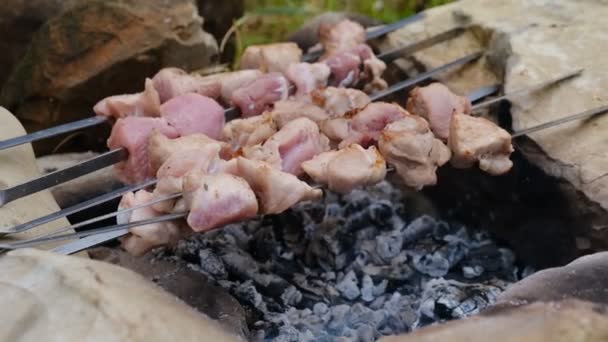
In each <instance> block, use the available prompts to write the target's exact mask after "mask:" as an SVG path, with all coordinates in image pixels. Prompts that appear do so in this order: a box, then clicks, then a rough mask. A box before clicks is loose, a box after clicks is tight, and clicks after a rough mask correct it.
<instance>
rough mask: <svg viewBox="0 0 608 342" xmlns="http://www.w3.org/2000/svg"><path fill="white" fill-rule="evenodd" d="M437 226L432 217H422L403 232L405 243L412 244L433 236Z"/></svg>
mask: <svg viewBox="0 0 608 342" xmlns="http://www.w3.org/2000/svg"><path fill="white" fill-rule="evenodd" d="M436 226H437V222H436V221H435V219H433V218H432V217H430V216H426V215H424V216H420V217H419V218H417V219H415V220H414V221H412V222H411V223H410V224H409V225H407V227H405V229H404V230H403V233H402V234H403V235H402V236H403V243H404V244H410V243H412V242H415V241H418V240H420V239H422V238H423V237H425V236H427V235H429V234H431V233H432V232H433V229H434V228H435V227H436Z"/></svg>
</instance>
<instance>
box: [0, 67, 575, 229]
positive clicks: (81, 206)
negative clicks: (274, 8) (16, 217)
mask: <svg viewBox="0 0 608 342" xmlns="http://www.w3.org/2000/svg"><path fill="white" fill-rule="evenodd" d="M579 73H580V70H577V71H575V72H572V73H568V74H565V75H562V76H559V77H556V78H553V79H550V80H548V81H545V82H542V83H539V84H537V85H534V86H532V87H528V88H525V89H520V90H518V91H515V92H512V93H508V94H505V95H503V96H500V97H498V98H496V99H493V100H489V101H485V102H483V103H479V104H475V105H474V106H473V109H478V108H481V107H483V106H486V105H489V104H491V103H495V102H496V101H497V100H502V99H506V98H511V97H513V96H514V95H517V94H519V93H522V92H532V91H534V90H538V89H542V88H543V87H546V86H548V85H551V84H556V83H558V82H561V81H563V80H566V79H569V78H571V77H574V76H576V75H578V74H579ZM427 88H430V87H427ZM494 90H495V87H494V86H491V87H485V88H481V89H479V90H477V91H474V92H472V93H471V94H469V100H470V102H475V101H476V100H478V99H481V98H483V97H485V96H487V95H490V94H491V93H493V92H494ZM431 122H433V120H431ZM155 183H156V180H155V179H153V180H148V181H145V182H143V183H141V184H138V185H127V186H125V187H123V188H120V189H117V190H114V191H112V192H110V193H108V194H104V195H102V196H99V197H98V198H94V199H91V200H88V201H85V202H83V203H79V204H76V205H74V206H72V207H69V208H65V209H63V210H60V211H58V212H55V213H52V214H49V215H46V216H43V217H40V218H38V219H35V220H32V221H30V222H26V223H23V224H20V225H17V226H15V227H12V228H10V229H9V230H6V231H4V233H5V234H13V233H20V232H23V231H27V230H29V229H32V228H35V227H37V226H39V225H42V224H45V223H47V222H51V221H53V220H55V219H58V218H60V217H64V216H66V215H70V214H73V213H76V212H79V211H81V210H85V209H87V208H90V207H93V206H96V205H99V204H101V203H105V202H107V201H110V200H113V199H114V198H117V197H119V196H122V195H123V194H124V193H127V192H131V191H137V190H139V189H143V188H146V187H148V186H150V185H153V184H155ZM108 217H111V216H108ZM96 221H98V220H93V221H85V222H81V223H78V224H77V225H75V226H73V227H72V228H77V227H80V226H83V225H85V224H88V223H92V222H96Z"/></svg>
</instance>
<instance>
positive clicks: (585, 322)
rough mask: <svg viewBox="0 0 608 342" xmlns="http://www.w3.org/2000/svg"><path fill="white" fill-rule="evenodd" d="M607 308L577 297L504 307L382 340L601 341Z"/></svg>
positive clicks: (607, 333) (606, 335)
mask: <svg viewBox="0 0 608 342" xmlns="http://www.w3.org/2000/svg"><path fill="white" fill-rule="evenodd" d="M607 314H608V311H607V308H606V306H604V305H602V304H595V303H589V302H584V301H578V300H566V301H560V302H549V303H534V304H529V305H525V306H521V307H517V308H505V309H503V310H500V311H497V312H493V313H491V314H482V315H478V316H474V317H469V318H465V319H461V320H457V321H451V322H448V323H444V324H439V325H434V326H429V327H425V328H422V329H419V330H416V331H414V332H412V333H410V334H406V335H400V336H387V337H383V338H380V339H379V340H378V341H379V342H413V341H416V342H427V341H428V342H430V341H450V342H465V341H466V342H485V341H494V342H512V341H517V342H538V341H551V342H600V341H606V340H607V339H608V315H607Z"/></svg>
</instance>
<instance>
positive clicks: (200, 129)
mask: <svg viewBox="0 0 608 342" xmlns="http://www.w3.org/2000/svg"><path fill="white" fill-rule="evenodd" d="M160 115H161V116H162V117H163V118H165V119H166V120H167V121H168V122H169V124H170V125H171V126H173V127H175V129H176V130H177V132H178V134H179V135H180V136H184V135H190V134H195V133H202V134H205V135H207V136H209V137H210V138H213V139H219V138H220V137H221V133H222V129H223V127H224V123H225V122H226V118H225V117H224V108H222V106H220V105H219V103H217V102H215V100H213V99H211V98H209V97H205V96H202V95H199V94H194V93H190V94H184V95H180V96H177V97H174V98H172V99H171V100H169V101H167V102H165V103H163V104H162V105H161V107H160Z"/></svg>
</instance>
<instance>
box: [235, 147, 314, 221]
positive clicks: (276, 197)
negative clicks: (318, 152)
mask: <svg viewBox="0 0 608 342" xmlns="http://www.w3.org/2000/svg"><path fill="white" fill-rule="evenodd" d="M237 165H238V173H239V176H241V177H243V178H244V179H245V180H246V181H247V183H249V185H250V186H251V188H252V189H253V191H254V192H255V193H256V195H257V197H258V201H259V206H260V212H261V213H262V214H278V213H281V212H283V211H285V210H287V209H289V208H290V207H291V206H293V205H294V204H296V203H298V202H300V201H307V200H313V199H317V198H319V197H321V195H322V194H323V192H322V191H321V190H319V189H313V188H311V187H310V186H309V185H308V184H307V183H306V182H303V181H301V180H299V179H298V178H297V177H296V176H294V175H292V174H289V173H285V172H282V171H279V170H277V169H275V168H274V167H272V166H271V165H269V164H267V163H265V162H262V161H257V160H249V159H246V158H243V157H238V159H237Z"/></svg>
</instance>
